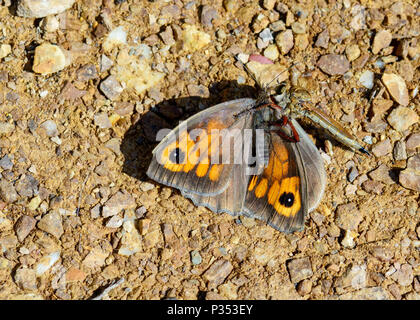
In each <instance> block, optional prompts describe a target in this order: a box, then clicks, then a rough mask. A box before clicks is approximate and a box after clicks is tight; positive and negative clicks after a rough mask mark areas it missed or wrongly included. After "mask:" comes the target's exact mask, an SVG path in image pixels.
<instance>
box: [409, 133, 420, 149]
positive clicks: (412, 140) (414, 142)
mask: <svg viewBox="0 0 420 320" xmlns="http://www.w3.org/2000/svg"><path fill="white" fill-rule="evenodd" d="M406 147H407V149H408V150H412V149H416V148H418V147H420V133H413V134H411V135H410V136H409V137H408V139H407V143H406Z"/></svg>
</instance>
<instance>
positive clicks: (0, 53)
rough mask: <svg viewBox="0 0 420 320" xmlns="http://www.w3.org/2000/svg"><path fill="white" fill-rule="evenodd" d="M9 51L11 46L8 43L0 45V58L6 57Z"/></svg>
mask: <svg viewBox="0 0 420 320" xmlns="http://www.w3.org/2000/svg"><path fill="white" fill-rule="evenodd" d="M11 53H12V47H11V46H10V44H2V45H0V59H3V58H5V57H7V56H8V55H9V54H11Z"/></svg>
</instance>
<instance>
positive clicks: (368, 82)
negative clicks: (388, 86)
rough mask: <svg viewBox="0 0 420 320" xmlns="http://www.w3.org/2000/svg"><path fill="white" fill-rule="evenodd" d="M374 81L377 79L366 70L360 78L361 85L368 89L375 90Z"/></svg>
mask: <svg viewBox="0 0 420 320" xmlns="http://www.w3.org/2000/svg"><path fill="white" fill-rule="evenodd" d="M374 79H375V75H374V73H373V72H372V71H370V70H366V71H365V72H363V73H362V74H361V75H360V76H359V82H360V83H361V85H362V86H364V87H365V88H368V89H372V88H373V80H374Z"/></svg>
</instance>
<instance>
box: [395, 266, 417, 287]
mask: <svg viewBox="0 0 420 320" xmlns="http://www.w3.org/2000/svg"><path fill="white" fill-rule="evenodd" d="M391 278H392V279H393V280H394V281H396V282H398V284H399V285H400V286H404V287H405V286H409V285H411V283H412V282H413V279H414V275H413V267H412V266H411V265H410V264H408V263H404V264H403V265H401V267H400V269H399V270H397V271H396V272H394V273H393V274H392V275H391Z"/></svg>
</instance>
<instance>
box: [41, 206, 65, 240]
mask: <svg viewBox="0 0 420 320" xmlns="http://www.w3.org/2000/svg"><path fill="white" fill-rule="evenodd" d="M37 227H38V229H40V230H42V231H45V232H47V233H49V234H51V235H53V236H54V237H56V238H57V239H60V237H61V236H62V234H63V233H64V229H63V224H62V218H61V215H60V214H59V213H58V211H55V210H53V211H50V212H49V213H47V214H46V215H44V216H43V217H42V218H41V220H40V221H39V222H38V224H37Z"/></svg>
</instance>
